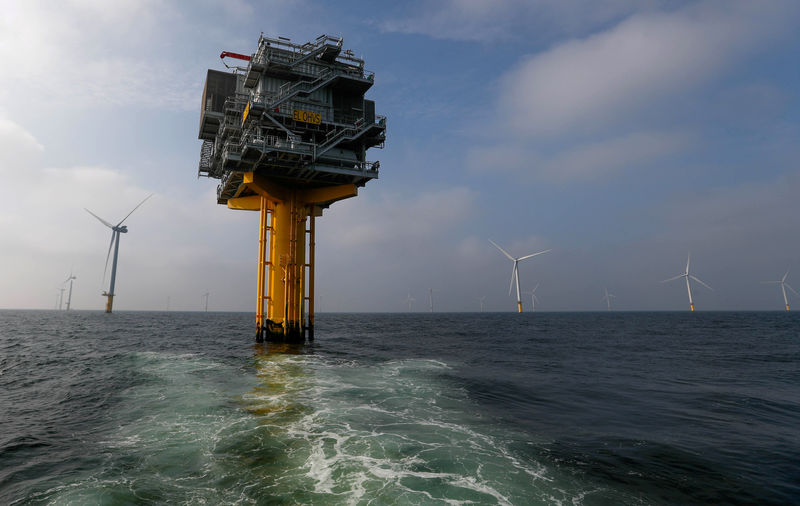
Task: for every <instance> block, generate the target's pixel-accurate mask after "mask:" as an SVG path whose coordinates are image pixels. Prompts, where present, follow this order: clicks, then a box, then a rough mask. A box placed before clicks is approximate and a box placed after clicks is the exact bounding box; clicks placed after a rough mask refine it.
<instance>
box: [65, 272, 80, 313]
mask: <svg viewBox="0 0 800 506" xmlns="http://www.w3.org/2000/svg"><path fill="white" fill-rule="evenodd" d="M74 279H78V278H76V277H75V276H73V275H72V271H69V277H68V278H67V279H66V280H65V281H64V283H62V284H67V281H69V295H68V296H67V311H69V307H70V305H71V304H72V280H74ZM62 290H63V288H62ZM62 293H63V292H62Z"/></svg>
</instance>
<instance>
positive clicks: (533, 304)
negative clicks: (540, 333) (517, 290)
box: [522, 283, 539, 313]
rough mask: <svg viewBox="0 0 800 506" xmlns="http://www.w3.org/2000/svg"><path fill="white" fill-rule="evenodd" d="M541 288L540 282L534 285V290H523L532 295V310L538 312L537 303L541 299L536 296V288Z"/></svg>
mask: <svg viewBox="0 0 800 506" xmlns="http://www.w3.org/2000/svg"><path fill="white" fill-rule="evenodd" d="M537 288H539V283H536V286H534V287H533V290H528V291H527V292H522V293H523V294H525V295H530V296H531V312H532V313H535V312H536V303H537V302H538V301H539V297H537V296H536V289H537Z"/></svg>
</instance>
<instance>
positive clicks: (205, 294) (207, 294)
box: [200, 292, 211, 313]
mask: <svg viewBox="0 0 800 506" xmlns="http://www.w3.org/2000/svg"><path fill="white" fill-rule="evenodd" d="M209 295H211V294H210V293H209V292H206V293H204V294H203V296H202V297H200V298H201V299H202V298H205V299H206V313H208V296H209Z"/></svg>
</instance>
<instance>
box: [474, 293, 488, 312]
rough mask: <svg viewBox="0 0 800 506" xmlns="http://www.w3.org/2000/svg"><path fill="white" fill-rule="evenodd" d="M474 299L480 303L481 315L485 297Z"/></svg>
mask: <svg viewBox="0 0 800 506" xmlns="http://www.w3.org/2000/svg"><path fill="white" fill-rule="evenodd" d="M475 298H476V299H478V302H480V303H481V313H483V301H485V300H486V296H485V295H484V296H483V297H475Z"/></svg>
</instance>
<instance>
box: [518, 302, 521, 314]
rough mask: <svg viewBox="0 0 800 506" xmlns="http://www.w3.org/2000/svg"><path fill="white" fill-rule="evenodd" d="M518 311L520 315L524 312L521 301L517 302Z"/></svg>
mask: <svg viewBox="0 0 800 506" xmlns="http://www.w3.org/2000/svg"><path fill="white" fill-rule="evenodd" d="M517 311H518V312H520V313H521V312H522V302H520V301H517Z"/></svg>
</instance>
